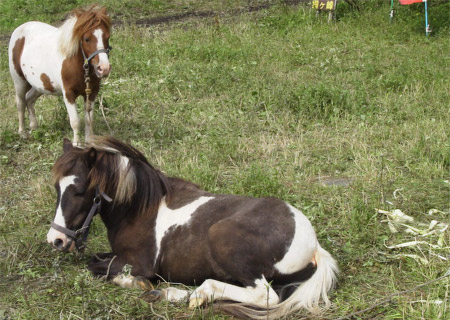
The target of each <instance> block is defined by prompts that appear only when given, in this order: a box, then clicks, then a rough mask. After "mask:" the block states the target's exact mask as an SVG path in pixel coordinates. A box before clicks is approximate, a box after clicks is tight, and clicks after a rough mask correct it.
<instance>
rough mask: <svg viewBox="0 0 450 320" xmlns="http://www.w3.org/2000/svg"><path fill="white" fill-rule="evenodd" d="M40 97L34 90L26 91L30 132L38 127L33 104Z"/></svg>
mask: <svg viewBox="0 0 450 320" xmlns="http://www.w3.org/2000/svg"><path fill="white" fill-rule="evenodd" d="M41 95H42V93H40V92H39V91H37V90H36V89H35V88H31V89H30V90H28V92H27V94H26V96H25V101H26V104H27V108H28V115H29V117H30V130H36V129H37V127H38V122H37V119H36V113H35V110H34V104H35V103H36V100H37V99H38V98H39V97H40V96H41Z"/></svg>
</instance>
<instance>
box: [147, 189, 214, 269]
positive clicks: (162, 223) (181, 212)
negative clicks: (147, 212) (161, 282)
mask: <svg viewBox="0 0 450 320" xmlns="http://www.w3.org/2000/svg"><path fill="white" fill-rule="evenodd" d="M211 199H214V197H200V198H198V199H197V200H195V201H193V202H191V203H189V204H187V205H185V206H184V207H181V208H178V209H175V210H172V209H170V208H168V207H167V204H166V201H165V199H163V200H162V201H161V204H160V205H159V209H158V217H157V218H156V225H155V236H156V254H155V263H156V260H157V259H158V255H159V250H160V248H161V241H162V239H163V237H164V236H165V234H166V232H167V231H168V230H169V229H170V228H171V227H176V226H181V225H183V224H186V223H188V222H189V220H190V219H191V217H192V215H193V214H194V212H195V211H196V210H197V209H198V208H199V207H200V206H201V205H203V204H205V203H207V202H208V201H209V200H211Z"/></svg>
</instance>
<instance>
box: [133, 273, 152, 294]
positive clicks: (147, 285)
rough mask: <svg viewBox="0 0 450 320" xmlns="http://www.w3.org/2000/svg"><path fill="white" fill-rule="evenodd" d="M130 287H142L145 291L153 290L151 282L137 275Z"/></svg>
mask: <svg viewBox="0 0 450 320" xmlns="http://www.w3.org/2000/svg"><path fill="white" fill-rule="evenodd" d="M132 287H133V288H136V289H142V290H145V291H150V290H154V289H155V288H154V287H153V284H152V283H151V282H150V281H148V280H147V279H145V278H144V277H141V276H137V277H135V278H134V279H133V281H132Z"/></svg>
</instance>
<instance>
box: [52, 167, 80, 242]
mask: <svg viewBox="0 0 450 320" xmlns="http://www.w3.org/2000/svg"><path fill="white" fill-rule="evenodd" d="M76 178H77V176H75V175H71V176H67V177H64V178H62V179H61V180H59V191H60V192H59V202H58V207H57V208H56V215H55V219H54V220H53V222H54V223H56V224H57V225H60V226H61V227H64V228H66V221H65V220H64V215H63V211H62V207H61V201H62V198H63V195H64V192H65V191H66V189H67V188H68V187H69V186H71V185H73V184H75V179H76ZM56 239H61V240H63V242H64V245H65V244H66V243H67V241H68V239H67V236H66V235H65V234H64V233H62V232H59V231H58V230H55V229H53V228H50V230H49V231H48V233H47V242H48V243H53V242H54V241H55V240H56Z"/></svg>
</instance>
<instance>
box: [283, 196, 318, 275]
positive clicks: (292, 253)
mask: <svg viewBox="0 0 450 320" xmlns="http://www.w3.org/2000/svg"><path fill="white" fill-rule="evenodd" d="M287 206H288V207H289V209H290V210H291V212H292V214H293V218H294V220H295V233H294V238H293V239H292V242H291V245H290V246H289V249H288V251H287V252H286V254H285V255H284V257H283V259H281V260H280V261H278V262H277V263H276V264H275V268H276V269H277V270H278V272H280V273H282V274H292V273H294V272H296V271H299V270H301V269H303V268H305V267H306V266H307V265H308V263H310V262H312V261H313V258H314V253H315V252H316V250H317V246H318V242H317V237H316V233H315V232H314V229H313V227H312V225H311V222H309V220H308V218H306V217H305V215H304V214H303V213H302V212H301V211H300V210H298V209H296V208H294V207H293V206H291V205H290V204H287Z"/></svg>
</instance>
